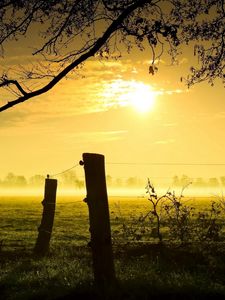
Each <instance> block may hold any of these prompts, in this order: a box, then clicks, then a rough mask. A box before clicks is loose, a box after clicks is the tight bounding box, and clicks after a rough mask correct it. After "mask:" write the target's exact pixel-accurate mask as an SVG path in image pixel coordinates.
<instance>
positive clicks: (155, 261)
mask: <svg viewBox="0 0 225 300" xmlns="http://www.w3.org/2000/svg"><path fill="white" fill-rule="evenodd" d="M41 200H42V199H41V197H28V196H26V197H1V198H0V241H1V240H2V248H1V251H0V298H1V299H4V300H7V299H57V298H60V297H66V295H70V294H71V293H72V294H74V295H75V294H76V295H82V296H85V295H86V296H87V295H89V296H90V295H92V296H93V295H94V288H93V273H92V259H91V252H90V247H88V246H87V244H88V241H89V220H88V209H87V205H86V204H85V203H84V202H83V201H82V197H80V198H79V197H69V196H68V197H58V199H57V208H56V215H55V223H54V230H53V235H52V240H51V249H50V250H51V251H50V254H49V255H48V256H47V257H45V258H41V259H40V258H39V259H38V258H35V257H34V256H33V254H32V250H33V247H34V244H35V241H36V237H37V228H38V226H39V225H40V220H41V214H42V206H41ZM192 201H193V203H194V204H195V205H197V208H198V210H204V209H206V207H207V205H208V204H209V199H205V198H204V199H203V198H202V199H195V200H192ZM109 203H110V216H111V225H112V236H113V241H114V244H113V248H114V256H115V269H116V275H117V278H118V281H119V285H120V288H119V289H118V290H117V294H116V296H115V295H112V298H114V299H120V298H121V299H148V297H150V296H151V297H152V299H160V297H164V298H165V299H179V298H182V299H206V298H207V297H209V296H212V297H217V298H219V297H221V299H223V298H224V299H225V275H224V274H225V273H224V270H225V247H224V245H225V243H221V242H220V243H219V242H218V243H217V244H216V243H213V244H210V245H209V244H208V245H207V247H205V248H202V247H201V251H200V250H199V248H198V247H195V248H193V247H192V246H186V247H178V246H177V245H172V244H171V245H165V246H160V245H158V244H156V241H155V240H154V239H151V238H150V236H148V235H146V237H145V241H146V239H148V238H149V241H150V242H149V243H145V242H143V243H140V242H133V241H132V239H129V238H128V239H127V240H123V239H121V237H123V235H121V236H120V239H117V237H118V236H119V235H120V232H121V228H122V226H123V222H125V223H127V224H129V223H130V224H132V221H131V216H134V217H138V216H139V215H140V214H141V213H142V214H145V213H147V212H148V210H149V208H150V203H149V202H148V201H147V200H146V199H142V198H125V197H124V198H120V197H115V198H112V199H110V200H109ZM116 230H117V231H118V232H119V233H116ZM118 291H119V294H118ZM175 297H177V298H175ZM68 299H69V296H68Z"/></svg>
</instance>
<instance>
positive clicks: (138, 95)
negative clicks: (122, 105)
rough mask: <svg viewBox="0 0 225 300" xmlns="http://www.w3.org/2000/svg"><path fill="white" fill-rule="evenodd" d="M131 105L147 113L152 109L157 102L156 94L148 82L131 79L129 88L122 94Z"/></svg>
mask: <svg viewBox="0 0 225 300" xmlns="http://www.w3.org/2000/svg"><path fill="white" fill-rule="evenodd" d="M122 98H123V99H124V100H125V101H127V102H128V103H127V104H128V105H129V106H132V107H133V108H134V109H135V110H136V111H138V112H140V113H145V112H148V111H150V110H151V109H152V108H153V106H154V102H155V94H154V92H153V91H152V90H151V87H150V86H149V85H147V84H144V83H142V82H137V81H130V83H129V89H128V91H127V92H126V93H124V94H123V95H122Z"/></svg>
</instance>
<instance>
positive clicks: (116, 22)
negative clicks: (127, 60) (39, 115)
mask: <svg viewBox="0 0 225 300" xmlns="http://www.w3.org/2000/svg"><path fill="white" fill-rule="evenodd" d="M224 11H225V9H224V1H223V0H199V1H190V0H82V1H79V0H65V1H60V0H49V1H45V0H38V1H37V0H2V1H1V2H0V45H1V54H2V55H5V52H4V51H5V49H6V46H7V45H8V44H9V43H11V42H13V41H18V42H19V41H20V39H21V38H23V36H27V37H28V38H29V37H30V36H31V35H32V36H34V37H33V39H34V38H35V41H39V47H38V48H36V49H33V52H32V54H33V56H34V57H36V58H35V60H34V62H33V63H32V64H31V66H30V68H29V69H24V67H22V68H21V69H20V70H19V71H18V70H16V71H15V70H11V69H10V68H9V69H6V70H3V71H2V74H1V76H0V87H1V88H5V89H10V90H11V92H12V93H13V95H14V97H13V99H12V100H11V99H10V101H8V102H6V103H4V104H3V105H2V106H1V107H0V111H4V110H6V109H8V108H10V107H12V106H14V105H17V104H19V103H21V102H24V101H27V100H29V99H32V98H34V97H36V96H39V95H41V94H43V93H46V92H48V91H49V90H50V89H52V88H53V87H54V86H55V85H56V84H57V83H58V82H59V81H61V80H62V79H63V78H65V77H66V76H67V75H68V74H69V73H70V72H72V71H73V72H78V71H79V69H80V68H81V67H82V66H83V64H84V63H85V61H86V60H88V59H90V58H92V57H98V58H99V59H103V58H104V59H107V58H115V59H116V58H119V57H120V56H121V55H122V52H123V51H124V50H125V49H126V50H127V51H128V52H129V51H130V50H131V48H132V47H134V46H136V47H138V48H139V49H141V50H144V49H145V48H146V47H147V45H149V46H150V49H151V55H152V64H151V65H150V66H149V73H150V74H152V75H153V74H154V73H155V72H156V71H157V67H156V65H155V62H156V60H159V59H160V57H161V56H162V55H163V54H164V53H165V52H168V53H169V54H170V56H171V59H172V61H175V59H176V56H177V53H178V52H179V46H180V45H182V44H191V43H192V42H194V43H197V45H196V46H195V48H194V55H197V56H198V59H199V66H197V67H191V69H190V75H189V76H188V77H187V78H186V82H187V84H188V86H190V85H192V84H194V83H196V82H201V81H204V80H207V81H208V82H210V83H211V84H213V82H214V80H215V79H216V78H221V79H222V80H223V82H224V75H223V70H224V43H225V41H224ZM36 28H38V36H35V32H36ZM30 41H31V43H32V39H31V40H30ZM29 47H30V48H31V45H29ZM35 80H38V82H39V83H40V84H41V87H39V88H36V89H35V88H33V82H34V81H35ZM7 100H8V99H6V101H7Z"/></svg>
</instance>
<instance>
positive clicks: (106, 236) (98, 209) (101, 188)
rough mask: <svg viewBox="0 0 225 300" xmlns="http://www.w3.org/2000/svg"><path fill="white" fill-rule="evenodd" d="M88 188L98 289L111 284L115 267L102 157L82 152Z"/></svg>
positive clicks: (86, 200)
mask: <svg viewBox="0 0 225 300" xmlns="http://www.w3.org/2000/svg"><path fill="white" fill-rule="evenodd" d="M80 164H82V165H84V171H85V181H86V189H87V198H86V199H85V202H87V204H88V210H89V222H90V233H91V243H90V245H91V249H92V257H93V271H94V279H95V283H96V284H97V286H98V287H100V288H101V289H105V288H106V289H107V288H109V287H111V288H112V287H113V285H114V284H115V270H114V262H113V252H112V242H111V229H110V218H109V207H108V196H107V188H106V178H105V162H104V156H103V155H101V154H93V153H84V154H83V161H82V162H80Z"/></svg>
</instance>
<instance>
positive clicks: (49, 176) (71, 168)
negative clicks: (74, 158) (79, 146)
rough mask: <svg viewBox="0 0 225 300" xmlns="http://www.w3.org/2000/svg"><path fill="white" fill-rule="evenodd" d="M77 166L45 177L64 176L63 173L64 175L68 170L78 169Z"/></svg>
mask: <svg viewBox="0 0 225 300" xmlns="http://www.w3.org/2000/svg"><path fill="white" fill-rule="evenodd" d="M78 166H79V163H78V164H76V165H74V166H72V167H71V168H69V169H66V170H64V171H62V172H59V173H56V174H49V175H47V176H49V177H55V176H58V175H61V174H64V173H66V172H69V171H70V170H72V169H75V168H76V167H78Z"/></svg>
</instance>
